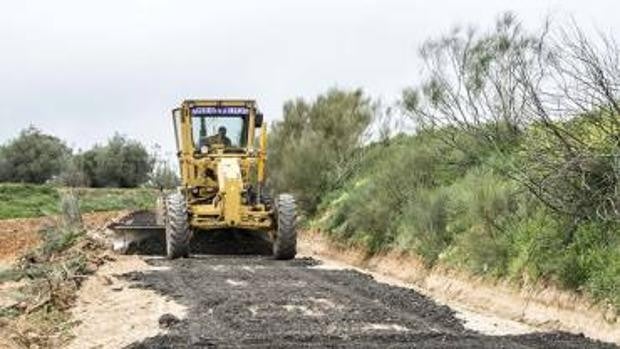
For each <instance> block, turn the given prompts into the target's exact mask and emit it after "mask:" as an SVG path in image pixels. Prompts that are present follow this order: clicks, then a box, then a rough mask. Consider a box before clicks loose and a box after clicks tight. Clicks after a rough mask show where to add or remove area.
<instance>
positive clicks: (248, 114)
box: [112, 100, 297, 259]
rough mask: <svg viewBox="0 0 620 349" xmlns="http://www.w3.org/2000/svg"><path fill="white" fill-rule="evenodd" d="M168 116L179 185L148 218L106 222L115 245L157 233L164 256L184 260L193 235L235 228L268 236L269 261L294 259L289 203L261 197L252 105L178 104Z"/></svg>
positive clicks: (262, 147) (257, 126)
mask: <svg viewBox="0 0 620 349" xmlns="http://www.w3.org/2000/svg"><path fill="white" fill-rule="evenodd" d="M172 119H173V128H174V134H175V140H176V146H177V156H178V160H179V168H180V178H181V186H180V187H179V188H178V189H177V190H176V191H174V192H172V193H168V194H167V195H165V196H163V197H162V198H161V199H160V200H159V201H160V202H159V204H158V209H157V213H156V215H155V217H156V218H155V219H154V221H148V220H146V221H144V220H143V221H140V219H129V220H124V221H123V222H121V223H117V224H115V225H113V226H112V228H113V229H114V230H115V231H117V232H118V233H120V235H121V236H122V241H121V242H120V245H123V246H127V244H128V243H129V242H134V241H137V240H140V239H142V238H145V237H148V236H149V235H150V234H152V233H154V232H155V231H157V232H159V233H165V241H166V243H165V244H166V254H167V256H168V258H179V257H188V256H189V253H190V243H191V239H192V235H193V234H208V233H209V231H213V230H229V231H234V230H237V229H243V230H250V231H255V232H260V233H262V234H264V235H265V236H266V237H268V238H269V239H270V240H271V241H272V242H273V255H274V257H275V258H277V259H291V258H294V257H295V254H296V241H297V232H296V226H295V219H296V217H295V201H294V199H293V197H292V196H291V195H289V194H280V195H278V196H276V197H275V200H274V199H272V198H271V196H270V195H268V194H267V193H266V192H265V179H266V178H265V175H266V173H265V163H266V143H267V133H266V130H267V127H266V124H265V123H264V122H263V115H262V114H261V113H260V112H259V111H258V108H257V106H256V103H255V102H254V101H252V100H186V101H184V102H183V103H182V104H181V106H180V107H179V108H177V109H174V110H173V112H172ZM259 130H260V134H258V133H259V132H258V131H259ZM256 143H258V144H256ZM136 217H137V216H136ZM128 237H129V238H128Z"/></svg>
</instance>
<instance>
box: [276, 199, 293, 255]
mask: <svg viewBox="0 0 620 349" xmlns="http://www.w3.org/2000/svg"><path fill="white" fill-rule="evenodd" d="M295 211H296V206H295V199H293V197H292V196H291V195H289V194H281V195H280V196H278V198H277V200H276V215H277V224H278V227H277V229H276V236H275V239H274V242H273V256H274V258H275V259H281V260H288V259H293V258H295V254H296V253H297V226H296V218H297V217H296V212H295Z"/></svg>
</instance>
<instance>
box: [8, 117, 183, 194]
mask: <svg viewBox="0 0 620 349" xmlns="http://www.w3.org/2000/svg"><path fill="white" fill-rule="evenodd" d="M0 182H16V183H35V184H42V183H48V182H54V183H56V184H60V185H66V186H74V187H88V186H90V187H119V188H132V187H138V186H142V185H152V186H155V187H174V186H176V185H177V183H178V178H177V177H176V173H175V172H174V171H173V170H172V169H171V168H170V166H168V165H167V163H166V162H165V161H164V160H163V159H160V158H159V157H158V156H157V155H156V154H151V153H149V151H148V150H147V148H146V147H145V146H144V145H143V144H141V143H140V142H138V141H135V140H131V139H129V138H127V137H125V136H122V135H119V134H115V135H114V136H113V137H111V138H110V139H109V140H108V141H107V142H106V143H105V144H97V145H95V146H94V147H92V148H91V149H88V150H86V151H81V152H74V151H73V150H72V149H71V148H70V147H69V146H68V145H67V144H66V143H65V142H64V141H63V140H61V139H59V138H58V137H55V136H53V135H50V134H46V133H44V132H42V131H41V130H39V129H38V128H36V127H34V126H30V127H28V128H27V129H24V130H22V131H21V132H20V133H19V135H18V136H17V137H16V138H14V139H12V140H9V141H8V142H6V143H5V144H3V145H1V146H0Z"/></svg>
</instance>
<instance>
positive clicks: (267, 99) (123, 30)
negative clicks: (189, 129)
mask: <svg viewBox="0 0 620 349" xmlns="http://www.w3.org/2000/svg"><path fill="white" fill-rule="evenodd" d="M619 10H620V1H618V0H606V1H604V0H590V1H583V0H549V1H544V0H493V1H492V0H475V1H466V0H430V1H429V0H424V1H422V0H410V1H405V0H302V1H300V0H295V1H291V0H261V1H256V0H247V1H241V0H235V1H230V0H227V1H223V0H222V1H207V0H202V1H199V0H195V1H191V0H174V1H173V0H101V1H87V0H74V1H68V0H54V1H49V0H41V1H34V0H33V1H29V0H13V1H11V0H0V121H1V123H0V143H3V142H5V141H6V140H7V139H9V138H12V137H14V136H15V135H16V134H17V132H18V131H19V130H20V129H22V128H24V127H27V126H28V125H29V124H33V125H35V126H37V127H39V128H41V129H43V130H44V131H46V132H49V133H52V134H55V135H57V136H59V137H61V138H63V139H65V140H66V141H67V142H68V144H69V145H71V146H73V147H76V148H85V147H90V146H91V145H92V144H94V143H96V142H103V141H105V140H106V139H107V138H108V137H110V136H111V135H112V134H113V133H114V132H115V131H118V132H120V133H122V134H125V135H128V136H130V137H132V138H136V139H139V140H141V141H144V142H146V143H147V144H149V145H151V144H153V143H159V144H161V145H162V146H163V147H164V148H165V149H172V147H173V144H174V143H173V140H172V131H171V124H170V122H169V111H170V110H171V109H172V108H173V107H174V106H175V105H177V104H178V103H179V102H180V101H181V100H183V99H185V98H190V97H194V98H197V97H250V98H256V99H257V100H258V102H259V105H260V106H261V108H262V109H263V111H264V112H265V114H266V117H267V120H268V121H269V120H273V119H277V118H280V117H281V107H282V104H283V102H284V101H285V100H287V99H290V98H293V97H297V96H304V97H308V98H312V97H314V96H315V95H317V94H318V93H321V92H322V91H325V90H326V89H328V88H329V87H333V86H339V87H346V88H349V87H362V88H364V90H365V91H366V92H368V93H369V94H370V95H372V96H375V97H380V98H382V99H383V100H384V101H385V102H388V103H389V102H392V101H393V100H395V99H396V98H397V97H398V95H399V92H400V91H401V90H402V88H403V87H406V86H408V85H411V84H413V83H415V82H416V77H417V75H418V73H419V70H420V68H419V61H418V59H417V54H416V51H417V48H418V47H419V45H420V44H421V43H422V42H423V41H424V40H425V39H427V38H429V37H432V36H438V35H441V34H442V33H446V32H447V31H449V30H450V28H451V27H453V26H454V25H456V24H475V25H478V26H481V27H488V26H489V25H490V24H491V23H492V22H493V20H494V18H495V17H496V16H497V15H498V14H499V13H501V12H503V11H513V12H515V13H516V14H517V15H518V16H519V17H520V19H521V20H522V21H523V22H524V23H525V24H526V25H527V26H531V27H533V28H534V27H538V25H539V24H540V22H541V20H542V19H544V17H545V16H547V15H556V14H561V15H562V16H574V17H575V18H576V19H577V20H578V21H579V22H580V23H581V24H584V25H587V26H594V27H596V28H597V29H599V30H602V31H605V32H611V33H620V32H619V31H620V22H618V21H617V14H618V13H619V12H620V11H619ZM619 36H620V35H619Z"/></svg>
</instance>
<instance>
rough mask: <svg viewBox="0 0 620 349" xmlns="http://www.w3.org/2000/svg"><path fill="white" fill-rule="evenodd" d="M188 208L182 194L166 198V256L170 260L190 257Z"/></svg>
mask: <svg viewBox="0 0 620 349" xmlns="http://www.w3.org/2000/svg"><path fill="white" fill-rule="evenodd" d="M188 218H189V217H188V215H187V206H186V203H185V198H184V197H183V195H182V194H181V193H174V194H170V195H169V196H168V197H167V198H166V255H167V257H168V258H169V259H175V258H180V257H189V241H190V239H191V231H190V229H189V222H188Z"/></svg>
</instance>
